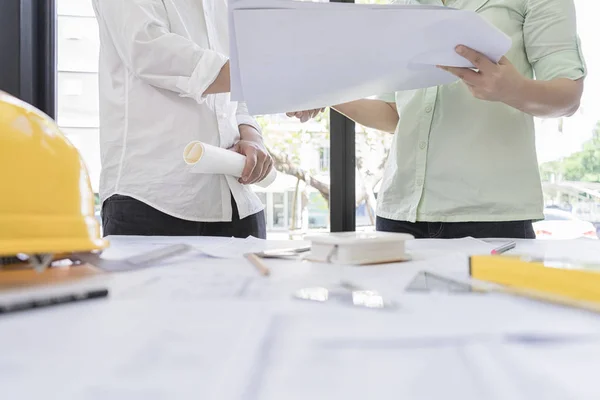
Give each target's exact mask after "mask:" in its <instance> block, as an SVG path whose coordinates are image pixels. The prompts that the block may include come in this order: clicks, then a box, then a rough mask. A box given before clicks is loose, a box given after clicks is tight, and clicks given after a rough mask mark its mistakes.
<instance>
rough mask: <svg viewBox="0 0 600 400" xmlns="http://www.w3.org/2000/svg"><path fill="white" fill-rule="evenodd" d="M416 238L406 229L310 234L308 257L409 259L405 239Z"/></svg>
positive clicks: (361, 261) (356, 261)
mask: <svg viewBox="0 0 600 400" xmlns="http://www.w3.org/2000/svg"><path fill="white" fill-rule="evenodd" d="M411 239H414V237H413V236H411V235H407V234H403V233H388V232H342V233H330V234H324V235H315V236H308V237H306V238H305V240H308V241H310V242H311V252H310V254H309V255H308V256H307V257H306V259H308V260H310V261H315V262H324V263H332V264H348V265H372V264H384V263H394V262H400V261H408V260H410V256H409V255H408V254H407V253H406V246H405V243H406V241H407V240H411Z"/></svg>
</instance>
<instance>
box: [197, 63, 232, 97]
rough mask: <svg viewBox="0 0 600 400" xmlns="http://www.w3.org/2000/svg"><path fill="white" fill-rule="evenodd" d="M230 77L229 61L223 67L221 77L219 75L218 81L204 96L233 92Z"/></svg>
mask: <svg viewBox="0 0 600 400" xmlns="http://www.w3.org/2000/svg"><path fill="white" fill-rule="evenodd" d="M229 76H230V72H229V61H227V62H226V63H225V65H223V68H221V72H219V75H217V79H215V80H214V82H213V83H211V84H210V86H208V87H207V88H206V90H205V91H204V93H203V95H205V96H206V95H207V94H217V93H229V92H230V91H231V80H230V79H229Z"/></svg>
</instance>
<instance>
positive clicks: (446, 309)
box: [0, 237, 600, 400]
mask: <svg viewBox="0 0 600 400" xmlns="http://www.w3.org/2000/svg"><path fill="white" fill-rule="evenodd" d="M219 241H222V239H214V238H132V237H129V238H112V243H111V248H110V250H108V251H107V252H106V253H105V257H107V258H119V257H123V256H127V255H130V254H132V253H135V252H138V251H140V250H143V249H149V248H153V247H156V246H159V245H161V244H162V245H164V244H165V243H182V242H183V243H189V244H193V245H196V246H199V247H202V246H211V245H214V244H215V243H218V242H219ZM243 244H244V242H243V241H239V245H240V247H243ZM292 244H295V242H289V243H288V244H286V243H280V242H278V243H271V245H272V246H271V245H270V246H271V247H281V246H286V245H288V246H289V245H292ZM492 247H493V246H491V245H489V244H485V243H482V242H479V241H476V240H474V239H465V240H451V241H441V240H416V241H411V242H409V244H408V248H409V250H410V252H411V254H412V255H413V257H414V260H413V261H411V262H407V263H402V264H394V265H384V266H370V267H349V266H334V265H323V264H314V263H308V262H300V261H282V260H267V261H266V262H267V264H268V266H269V268H270V269H271V272H272V273H271V276H270V277H267V278H265V277H262V276H260V275H258V274H257V272H256V270H255V269H254V268H253V267H252V266H251V265H250V264H249V263H248V262H247V261H246V260H244V259H215V258H209V257H205V256H202V255H199V254H188V255H185V256H180V257H178V258H174V259H171V260H169V261H168V262H164V263H163V264H161V265H160V266H157V267H154V268H150V269H145V270H140V271H135V272H127V273H120V274H113V275H112V276H111V277H110V278H109V281H108V282H107V283H106V284H107V285H108V287H109V288H110V291H111V292H110V297H109V298H108V299H103V300H96V301H93V302H82V303H74V304H71V305H65V306H57V307H53V308H47V309H41V310H37V311H30V312H23V313H16V314H12V315H5V316H2V317H1V318H0V398H1V399H7V400H8V399H10V400H13V399H15V400H16V399H19V400H20V399H38V398H43V399H82V400H88V399H90V400H92V399H93V400H96V399H126V400H134V399H143V400H155V399H169V400H172V399H173V400H175V399H177V400H180V399H201V400H209V399H218V400H230V399H231V400H233V399H243V400H296V399H298V400H300V399H302V400H307V399H310V400H312V399H327V400H330V399H344V400H349V399H351V400H353V399H365V398H371V399H379V400H387V399H407V400H421V399H423V400H429V399H461V400H467V399H468V400H470V399H473V400H487V399H507V400H516V399H527V400H531V399H536V400H537V399H540V400H548V399H552V400H554V399H556V400H559V399H560V400H564V399H577V400H587V399H594V400H597V399H599V398H600V381H599V380H598V378H597V375H598V371H600V315H594V314H591V313H586V312H583V311H576V310H571V309H566V308H561V307H556V306H551V305H546V304H541V303H537V302H532V301H528V300H524V299H517V298H512V297H505V296H501V295H491V294H487V295H484V294H473V293H471V294H466V293H465V294H447V293H434V294H419V293H411V292H406V291H405V288H406V286H407V285H408V283H409V282H411V281H412V279H413V278H414V277H415V274H416V273H418V272H419V271H422V270H428V271H433V272H438V273H440V274H444V275H446V276H448V277H456V278H466V277H467V275H468V272H467V257H468V255H469V254H477V253H489V250H490V248H492ZM514 252H515V253H522V254H532V255H546V256H549V257H554V258H565V257H566V258H576V259H578V260H582V261H594V260H596V261H600V241H594V240H576V241H518V244H517V247H516V249H515V250H514ZM340 280H346V281H349V282H351V283H353V284H355V285H357V286H360V287H362V288H364V289H369V290H376V291H378V292H379V293H381V294H382V296H383V298H384V299H385V300H386V301H387V300H392V301H394V302H396V303H397V304H398V305H399V308H398V309H397V310H395V311H387V312H386V311H381V310H368V309H359V308H356V307H353V306H351V305H350V304H351V302H347V303H345V302H332V301H328V302H326V303H324V304H318V303H313V302H306V301H300V300H296V299H294V298H293V296H292V294H293V293H294V292H295V291H297V290H299V289H301V288H307V287H316V286H319V287H326V288H330V289H332V288H335V285H336V284H338V283H339V282H340Z"/></svg>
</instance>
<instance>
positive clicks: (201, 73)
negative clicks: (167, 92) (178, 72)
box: [177, 50, 228, 104]
mask: <svg viewBox="0 0 600 400" xmlns="http://www.w3.org/2000/svg"><path fill="white" fill-rule="evenodd" d="M227 60H228V58H227V57H225V56H224V55H222V54H220V53H218V52H216V51H213V50H206V51H205V52H204V53H203V54H202V58H201V59H200V62H198V64H197V65H196V68H195V69H194V72H192V76H191V77H190V78H188V79H185V78H181V81H180V82H179V83H178V84H177V87H178V88H179V89H181V90H182V91H183V92H184V94H180V95H179V96H181V97H188V98H193V99H194V100H196V101H197V102H198V103H199V104H202V103H203V102H204V101H205V100H206V97H207V96H208V95H205V94H204V93H205V92H206V89H208V87H209V86H210V85H212V84H213V83H214V81H215V80H216V79H217V77H218V76H219V74H220V73H221V69H222V68H223V66H224V65H225V64H226V63H227Z"/></svg>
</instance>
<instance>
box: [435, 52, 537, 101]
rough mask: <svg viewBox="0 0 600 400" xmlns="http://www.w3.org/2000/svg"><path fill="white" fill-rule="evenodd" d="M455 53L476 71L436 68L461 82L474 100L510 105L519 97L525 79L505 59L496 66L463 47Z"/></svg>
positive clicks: (484, 57) (479, 54) (444, 67)
mask: <svg viewBox="0 0 600 400" xmlns="http://www.w3.org/2000/svg"><path fill="white" fill-rule="evenodd" d="M456 52H457V53H458V54H460V55H461V56H463V57H464V58H466V59H467V60H469V61H470V62H471V63H472V64H473V65H474V66H475V69H477V70H478V71H473V70H472V69H471V68H457V67H447V66H439V68H441V69H443V70H445V71H448V72H450V73H451V74H453V75H455V76H457V77H458V78H460V79H461V80H462V81H463V82H464V83H466V84H467V86H468V88H469V90H470V91H471V93H472V94H473V96H475V97H476V98H478V99H480V100H487V101H500V102H503V103H510V102H512V101H514V100H515V99H517V98H518V97H519V96H520V95H521V88H522V87H523V85H524V83H525V81H526V79H527V78H525V77H524V76H523V75H521V73H520V72H519V71H518V70H517V69H516V68H515V67H514V66H513V65H512V64H511V62H510V61H508V59H507V58H506V57H502V58H501V59H500V61H499V62H498V63H497V64H496V63H494V62H493V61H491V60H490V59H489V58H487V57H486V56H485V55H483V54H481V53H479V52H477V51H475V50H473V49H470V48H468V47H465V46H458V47H457V48H456Z"/></svg>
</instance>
